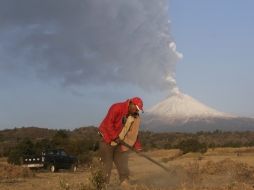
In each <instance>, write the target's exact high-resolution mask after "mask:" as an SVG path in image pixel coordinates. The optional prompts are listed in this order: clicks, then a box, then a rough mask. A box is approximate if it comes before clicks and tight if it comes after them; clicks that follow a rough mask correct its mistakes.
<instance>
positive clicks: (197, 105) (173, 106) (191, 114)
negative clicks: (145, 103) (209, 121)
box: [147, 90, 233, 119]
mask: <svg viewBox="0 0 254 190" xmlns="http://www.w3.org/2000/svg"><path fill="white" fill-rule="evenodd" d="M147 112H148V114H152V115H156V116H161V117H164V118H165V117H166V118H171V119H173V118H174V119H180V118H185V119H187V118H195V117H199V118H200V117H202V118H207V117H233V116H232V115H230V114H226V113H222V112H219V111H217V110H215V109H213V108H210V107H208V106H206V105H204V104H202V103H201V102H199V101H197V100H195V99H194V98H192V97H191V96H189V95H186V94H183V93H181V92H180V91H179V90H175V91H174V92H173V93H171V95H170V96H169V97H168V98H166V99H165V100H163V101H161V102H159V103H158V104H156V105H155V106H153V107H152V108H150V109H149V110H147Z"/></svg>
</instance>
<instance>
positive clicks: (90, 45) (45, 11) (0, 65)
mask: <svg viewBox="0 0 254 190" xmlns="http://www.w3.org/2000/svg"><path fill="white" fill-rule="evenodd" d="M169 24H170V22H169V20H168V2H167V1H166V0H128V1H126V0H71V1H70V0H22V1H20V0H2V1H1V2H0V70H1V71H4V72H10V73H20V72H21V73H22V72H23V73H28V72H29V73H33V74H35V75H36V76H37V77H39V78H42V79H43V80H44V79H45V80H56V81H58V82H60V83H61V84H63V85H86V84H94V85H104V84H105V83H117V84H126V83H128V84H134V85H136V86H139V87H141V88H143V89H165V88H166V89H168V88H169V87H168V86H169V85H170V86H171V88H174V87H175V86H176V83H175V76H174V72H175V64H176V62H177V61H178V59H179V58H181V57H182V55H181V54H180V53H178V52H177V51H176V46H175V43H174V42H173V40H172V38H171V36H170V28H169Z"/></svg>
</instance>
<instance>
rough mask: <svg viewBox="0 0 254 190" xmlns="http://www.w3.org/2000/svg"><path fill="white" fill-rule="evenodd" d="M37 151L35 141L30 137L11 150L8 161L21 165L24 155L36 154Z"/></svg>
mask: <svg viewBox="0 0 254 190" xmlns="http://www.w3.org/2000/svg"><path fill="white" fill-rule="evenodd" d="M35 153H36V151H35V146H34V144H33V142H32V141H31V140H30V139H24V140H23V141H21V142H20V143H19V144H18V145H17V146H16V147H14V148H13V149H12V150H11V151H10V153H9V155H8V163H11V164H17V165H20V164H21V158H22V156H27V155H34V154H35Z"/></svg>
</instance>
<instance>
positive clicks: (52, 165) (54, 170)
mask: <svg viewBox="0 0 254 190" xmlns="http://www.w3.org/2000/svg"><path fill="white" fill-rule="evenodd" d="M49 170H50V171H51V172H52V173H54V172H56V167H55V165H54V164H51V165H50V166H49Z"/></svg>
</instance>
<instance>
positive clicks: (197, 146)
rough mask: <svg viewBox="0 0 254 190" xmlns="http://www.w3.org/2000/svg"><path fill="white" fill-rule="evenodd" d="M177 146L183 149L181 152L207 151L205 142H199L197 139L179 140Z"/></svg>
mask: <svg viewBox="0 0 254 190" xmlns="http://www.w3.org/2000/svg"><path fill="white" fill-rule="evenodd" d="M177 148H179V149H180V150H182V151H183V154H186V153H188V152H201V153H205V152H206V151H207V146H206V144H205V143H200V142H199V141H198V140H197V139H187V140H183V141H181V142H180V143H179V144H178V145H177Z"/></svg>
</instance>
